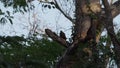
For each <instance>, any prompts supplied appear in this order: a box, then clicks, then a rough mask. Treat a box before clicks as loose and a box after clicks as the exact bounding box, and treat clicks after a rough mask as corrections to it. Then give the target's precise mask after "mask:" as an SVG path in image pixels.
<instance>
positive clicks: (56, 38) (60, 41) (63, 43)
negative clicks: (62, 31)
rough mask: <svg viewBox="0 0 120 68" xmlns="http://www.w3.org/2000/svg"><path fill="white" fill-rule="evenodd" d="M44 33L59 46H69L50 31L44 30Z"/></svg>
mask: <svg viewBox="0 0 120 68" xmlns="http://www.w3.org/2000/svg"><path fill="white" fill-rule="evenodd" d="M45 32H46V33H47V35H48V36H49V37H50V38H52V39H53V40H54V41H56V42H58V43H59V44H61V45H63V46H64V47H66V48H67V47H68V46H69V45H68V42H67V41H66V40H65V39H63V38H61V37H59V36H58V35H57V34H55V33H54V32H52V31H51V30H50V29H45Z"/></svg>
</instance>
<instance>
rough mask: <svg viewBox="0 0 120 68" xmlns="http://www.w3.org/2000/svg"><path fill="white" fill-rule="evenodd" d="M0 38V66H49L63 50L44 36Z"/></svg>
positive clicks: (4, 67)
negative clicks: (40, 37)
mask: <svg viewBox="0 0 120 68" xmlns="http://www.w3.org/2000/svg"><path fill="white" fill-rule="evenodd" d="M0 39H1V41H0V61H1V64H0V68H1V67H3V68H6V67H7V66H9V67H12V68H19V67H26V68H41V67H42V68H50V67H53V66H54V64H55V62H56V61H57V58H58V57H59V56H60V55H61V53H62V52H63V50H64V49H63V48H62V47H61V46H60V45H59V44H57V43H56V42H54V41H51V40H48V39H45V38H42V39H39V38H37V37H30V38H24V37H18V36H13V37H10V36H7V37H0Z"/></svg>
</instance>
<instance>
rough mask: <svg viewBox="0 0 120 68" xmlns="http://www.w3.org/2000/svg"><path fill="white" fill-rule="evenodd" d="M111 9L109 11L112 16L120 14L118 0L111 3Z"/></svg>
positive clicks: (119, 2)
mask: <svg viewBox="0 0 120 68" xmlns="http://www.w3.org/2000/svg"><path fill="white" fill-rule="evenodd" d="M111 9H112V10H111V13H112V17H113V18H114V17H116V16H117V15H119V14H120V0H119V1H116V2H115V3H114V4H112V6H111Z"/></svg>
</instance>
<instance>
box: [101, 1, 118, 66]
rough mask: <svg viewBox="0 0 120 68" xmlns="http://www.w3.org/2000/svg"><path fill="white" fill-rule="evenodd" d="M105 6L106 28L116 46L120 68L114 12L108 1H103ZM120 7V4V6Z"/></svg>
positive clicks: (116, 55) (115, 50)
mask: <svg viewBox="0 0 120 68" xmlns="http://www.w3.org/2000/svg"><path fill="white" fill-rule="evenodd" d="M102 1H103V5H104V7H105V15H106V16H105V22H104V23H105V27H106V29H107V31H108V34H109V35H110V38H111V41H112V43H113V45H114V52H115V60H116V64H117V66H118V68H120V42H119V41H118V40H117V37H116V35H115V32H114V27H113V17H112V11H111V8H110V6H109V4H108V1H107V0H102ZM119 5H120V4H119Z"/></svg>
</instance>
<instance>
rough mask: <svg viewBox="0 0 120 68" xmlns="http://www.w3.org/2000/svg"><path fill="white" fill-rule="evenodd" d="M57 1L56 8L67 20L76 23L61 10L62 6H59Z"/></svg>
mask: <svg viewBox="0 0 120 68" xmlns="http://www.w3.org/2000/svg"><path fill="white" fill-rule="evenodd" d="M54 1H55V6H56V8H57V9H58V10H59V11H60V12H61V13H62V14H63V15H64V16H65V17H66V18H67V19H69V20H70V21H71V22H72V23H74V22H75V21H74V20H73V19H72V18H71V17H70V16H68V15H66V14H65V12H64V11H63V10H62V9H61V8H60V6H59V5H58V3H57V1H56V0H54Z"/></svg>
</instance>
